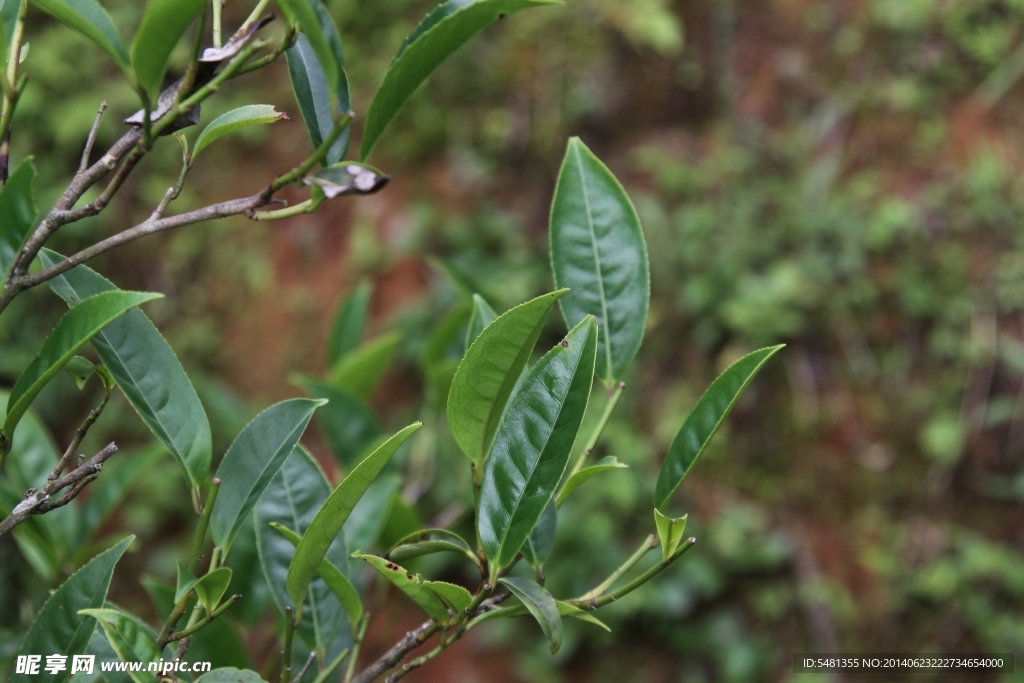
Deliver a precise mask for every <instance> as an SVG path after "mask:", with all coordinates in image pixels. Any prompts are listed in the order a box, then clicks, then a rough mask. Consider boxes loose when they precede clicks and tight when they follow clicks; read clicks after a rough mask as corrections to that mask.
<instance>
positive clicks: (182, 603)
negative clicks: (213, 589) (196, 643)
mask: <svg viewBox="0 0 1024 683" xmlns="http://www.w3.org/2000/svg"><path fill="white" fill-rule="evenodd" d="M219 490H220V479H218V478H217V477H214V478H213V484H212V486H211V487H210V495H209V496H208V497H207V498H206V504H205V505H203V512H202V514H200V515H199V522H198V523H197V524H196V533H195V535H194V536H193V537H192V555H191V557H190V559H189V561H188V570H189V572H191V573H192V574H195V573H196V569H198V568H199V560H200V558H202V556H203V545H204V544H205V543H206V529H207V528H208V527H209V526H210V515H211V514H213V504H214V502H216V500H217V492H218V491H219ZM189 595H191V593H189V594H187V595H184V596H183V597H182V598H181V600H179V601H178V602H177V603H175V605H174V608H173V609H171V613H170V615H168V617H167V621H166V622H164V627H163V629H161V631H160V637H159V638H157V640H156V642H157V645H158V646H159V647H158V649H159V650H160V651H161V652H162V651H163V649H164V645H166V644H167V643H169V642H170V641H171V638H172V637H173V635H174V629H176V628H177V627H178V622H179V621H180V620H181V615H183V614H184V613H185V608H186V607H187V606H188V598H189Z"/></svg>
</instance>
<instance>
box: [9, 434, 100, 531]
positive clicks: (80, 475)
mask: <svg viewBox="0 0 1024 683" xmlns="http://www.w3.org/2000/svg"><path fill="white" fill-rule="evenodd" d="M116 452H117V446H116V445H114V444H112V443H111V444H107V446H106V447H105V448H104V449H103V450H101V451H100V452H99V453H97V454H96V455H94V456H93V457H92V458H90V459H89V460H88V461H87V462H85V463H84V464H82V465H79V466H78V467H76V468H75V469H74V470H72V471H71V472H69V473H68V474H66V475H64V476H63V477H60V478H58V479H56V480H54V481H50V482H47V484H46V485H45V486H43V487H42V488H41V489H38V490H30V491H28V492H27V494H26V495H25V499H24V500H22V501H21V502H20V503H18V505H17V506H15V508H14V510H12V511H11V514H10V515H8V516H7V518H6V519H4V520H3V521H2V522H0V535H3V534H5V533H7V532H8V531H10V530H11V529H13V528H14V527H16V526H18V525H19V524H21V523H22V522H24V521H25V520H26V519H28V518H29V517H31V516H33V515H41V514H43V513H46V512H49V511H50V510H55V509H56V508H58V507H60V506H62V505H67V504H68V503H70V502H71V501H72V500H73V499H74V498H75V496H77V495H78V494H79V493H81V492H82V489H84V488H85V486H86V485H87V484H88V483H89V482H90V481H92V480H93V479H95V478H96V475H97V474H99V471H100V470H101V469H103V463H105V462H106V461H107V460H108V459H109V458H110V456H112V455H113V454H114V453H116ZM69 486H70V487H71V489H70V490H69V491H67V492H65V493H64V495H62V496H61V497H60V498H58V499H57V500H56V501H54V502H49V501H50V498H51V497H53V495H54V494H56V493H57V492H58V491H60V490H61V489H64V488H67V487H69Z"/></svg>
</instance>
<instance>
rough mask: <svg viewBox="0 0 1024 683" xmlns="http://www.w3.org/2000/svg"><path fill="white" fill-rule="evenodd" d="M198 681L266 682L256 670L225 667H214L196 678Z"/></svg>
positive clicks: (207, 682)
mask: <svg viewBox="0 0 1024 683" xmlns="http://www.w3.org/2000/svg"><path fill="white" fill-rule="evenodd" d="M196 683H266V681H264V680H263V679H262V678H260V675H259V674H258V673H256V672H255V671H249V670H247V669H235V668H233V667H225V668H223V669H214V670H213V671H210V672H209V673H205V674H203V675H202V676H200V677H199V678H197V679H196Z"/></svg>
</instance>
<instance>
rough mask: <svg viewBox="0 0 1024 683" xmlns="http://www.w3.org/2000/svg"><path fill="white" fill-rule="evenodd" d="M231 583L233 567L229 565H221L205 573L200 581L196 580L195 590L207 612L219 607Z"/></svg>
mask: <svg viewBox="0 0 1024 683" xmlns="http://www.w3.org/2000/svg"><path fill="white" fill-rule="evenodd" d="M230 585H231V569H230V568H228V567H220V568H219V569H215V570H214V571H212V572H208V573H207V574H204V575H203V576H202V577H201V578H200V579H199V581H197V582H196V585H195V587H194V590H195V592H196V597H198V598H199V602H200V603H201V604H202V605H203V607H205V608H206V611H207V612H212V611H213V610H215V609H217V606H218V605H220V600H221V598H223V597H224V593H226V592H227V590H228V586H230Z"/></svg>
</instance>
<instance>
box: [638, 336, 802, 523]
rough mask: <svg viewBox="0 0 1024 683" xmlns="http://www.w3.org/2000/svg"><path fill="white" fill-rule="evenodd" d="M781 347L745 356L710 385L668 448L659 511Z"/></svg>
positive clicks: (656, 502)
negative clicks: (752, 381)
mask: <svg viewBox="0 0 1024 683" xmlns="http://www.w3.org/2000/svg"><path fill="white" fill-rule="evenodd" d="M783 346H785V345H784V344H780V345H779V346H771V347H768V348H764V349H760V350H758V351H754V352H753V353H749V354H747V355H746V356H744V357H743V358H740V359H739V360H738V361H736V362H735V363H733V364H732V365H730V366H729V367H728V368H727V369H726V371H725V372H723V373H722V374H721V375H719V377H718V379H716V380H715V381H714V382H712V383H711V386H710V387H708V390H707V391H705V392H704V395H703V396H701V397H700V400H699V401H697V405H696V406H694V408H693V411H692V412H691V413H690V414H689V416H688V417H687V418H686V421H685V422H683V426H682V427H680V428H679V432H678V433H677V434H676V438H675V439H673V440H672V445H671V446H669V449H668V455H666V456H665V462H664V463H663V464H662V466H661V471H660V472H659V473H658V482H657V484H655V486H654V507H656V508H658V509H659V510H662V509H664V508H665V506H667V505H668V504H669V501H671V500H672V496H673V495H675V492H676V489H678V488H679V485H680V484H682V483H683V479H685V478H686V475H687V474H689V473H690V470H691V469H693V465H694V463H696V462H697V458H699V457H700V454H701V453H703V452H704V450H705V449H706V448H707V447H708V444H709V443H711V439H712V437H714V435H715V432H717V431H718V428H719V427H721V426H722V422H723V421H725V418H726V417H727V416H728V415H729V412H730V411H731V410H732V407H733V406H734V405H736V401H737V400H738V399H739V397H740V394H742V393H743V390H744V389H746V388H747V385H748V384H750V380H752V379H754V375H756V374H757V373H758V372H759V371H760V370H761V368H762V367H763V366H764V364H765V363H767V362H768V359H769V358H771V357H772V356H774V355H775V354H776V353H778V351H779V349H781V348H782V347H783Z"/></svg>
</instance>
